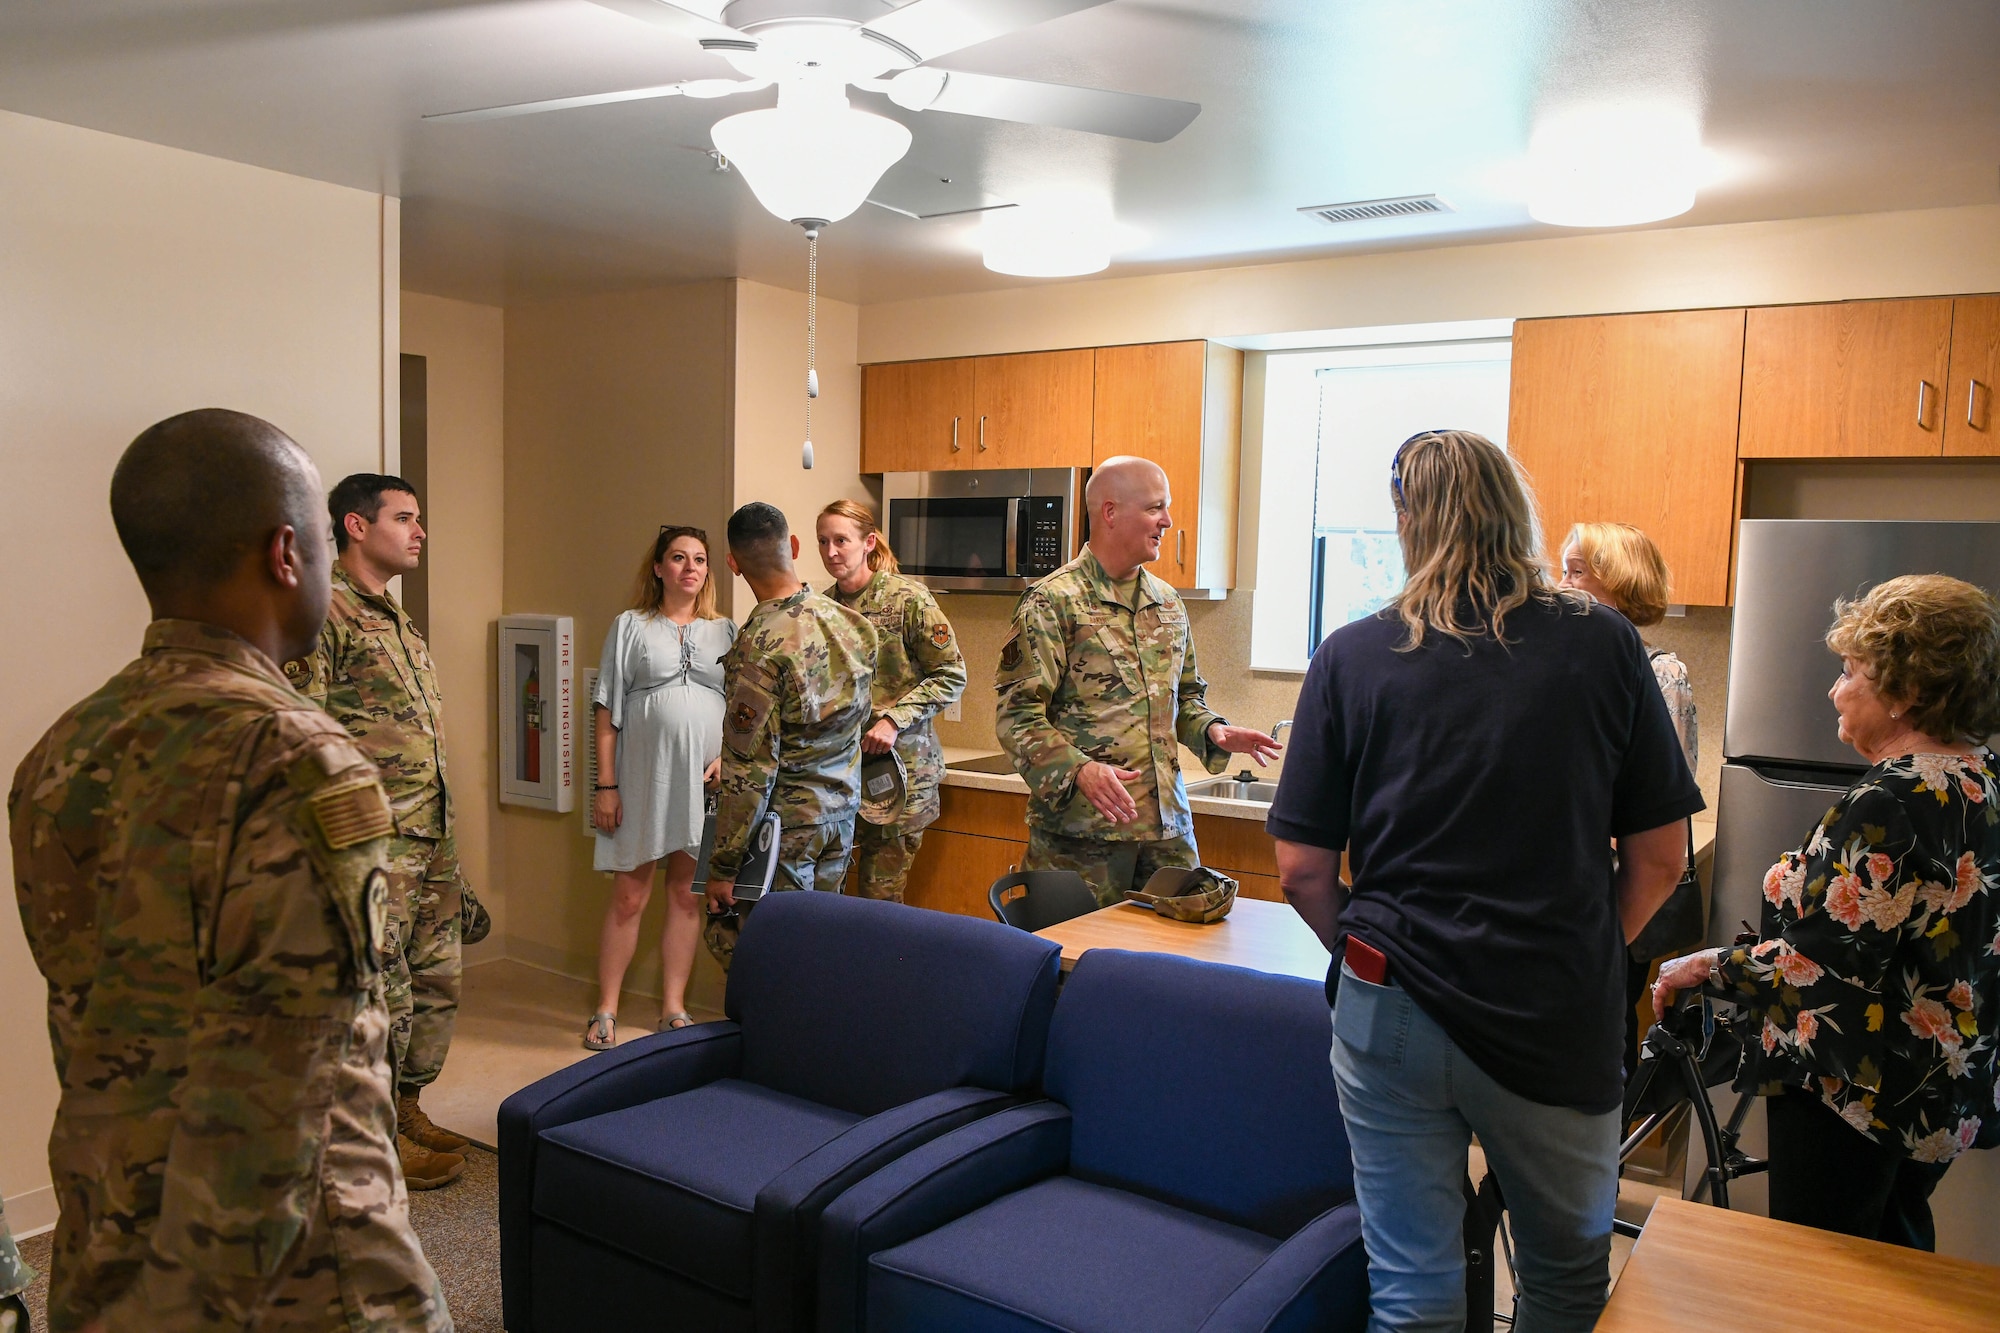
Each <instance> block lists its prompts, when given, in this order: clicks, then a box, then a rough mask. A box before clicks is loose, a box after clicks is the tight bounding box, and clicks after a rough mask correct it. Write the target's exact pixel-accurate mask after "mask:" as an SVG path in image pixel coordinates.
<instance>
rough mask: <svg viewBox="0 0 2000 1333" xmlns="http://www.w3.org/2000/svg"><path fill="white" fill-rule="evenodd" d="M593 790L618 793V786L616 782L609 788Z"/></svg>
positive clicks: (595, 788) (593, 789)
mask: <svg viewBox="0 0 2000 1333" xmlns="http://www.w3.org/2000/svg"><path fill="white" fill-rule="evenodd" d="M591 790H592V791H617V790H618V784H617V783H615V782H614V783H612V784H611V785H610V786H608V787H592V788H591Z"/></svg>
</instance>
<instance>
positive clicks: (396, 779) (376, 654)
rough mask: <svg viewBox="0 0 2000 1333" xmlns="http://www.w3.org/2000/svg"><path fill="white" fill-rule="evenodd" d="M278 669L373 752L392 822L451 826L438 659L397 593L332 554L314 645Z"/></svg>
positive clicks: (417, 830) (443, 830) (437, 829)
mask: <svg viewBox="0 0 2000 1333" xmlns="http://www.w3.org/2000/svg"><path fill="white" fill-rule="evenodd" d="M285 674H286V675H287V676H288V677H289V678H290V679H291V682H292V684H293V685H295V686H297V687H298V689H299V692H300V693H302V694H304V695H305V696H306V697H307V698H308V699H311V700H312V701H313V702H314V703H316V704H318V705H319V706H320V707H322V708H324V709H326V711H327V712H328V713H330V714H331V715H332V716H333V720H334V721H336V722H338V723H340V725H341V726H343V727H346V728H347V734H348V735H350V736H352V737H353V738H354V743H355V744H356V745H359V746H360V747H361V752H362V753H363V754H365V755H367V756H368V757H369V758H370V759H372V760H374V761H375V766H376V768H377V769H378V770H379V771H380V772H381V775H382V786H383V788H384V789H385V790H386V791H387V792H388V793H389V808H390V809H391V810H393V811H394V812H395V815H396V828H397V830H398V831H399V832H402V833H405V834H408V835H410V836H412V837H418V838H442V837H444V836H445V834H447V833H449V832H451V805H450V800H449V796H448V793H447V791H446V787H445V777H444V705H443V701H442V699H441V697H440V696H439V694H438V684H437V667H436V666H435V665H434V664H433V663H432V661H431V654H430V649H429V648H428V647H427V646H426V645H425V644H424V636H423V635H422V634H419V633H418V632H417V626H416V623H415V622H414V621H412V620H411V619H410V616H409V613H408V612H407V611H405V610H403V608H402V607H401V606H400V605H399V604H398V603H397V601H396V599H395V598H393V597H391V596H390V595H389V594H388V593H387V592H383V593H379V594H378V593H369V592H363V591H362V590H361V587H360V585H359V584H357V583H355V582H354V580H353V579H352V578H350V577H348V573H347V571H346V570H345V569H344V568H342V567H341V565H340V564H339V563H338V562H336V563H335V564H334V567H333V602H332V604H331V605H330V606H328V608H327V612H326V627H325V628H324V629H322V630H320V632H319V646H318V647H317V648H315V649H313V651H312V653H311V655H310V656H307V657H304V658H301V659H300V660H299V661H296V662H290V663H287V664H286V666H285Z"/></svg>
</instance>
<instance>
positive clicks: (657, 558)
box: [632, 523, 721, 620]
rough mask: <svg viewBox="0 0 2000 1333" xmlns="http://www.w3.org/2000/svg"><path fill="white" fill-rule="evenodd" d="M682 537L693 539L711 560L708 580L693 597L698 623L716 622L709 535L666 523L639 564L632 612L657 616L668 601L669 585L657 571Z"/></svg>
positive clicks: (702, 583)
mask: <svg viewBox="0 0 2000 1333" xmlns="http://www.w3.org/2000/svg"><path fill="white" fill-rule="evenodd" d="M683 537H692V538H694V539H695V540H696V541H698V542H700V543H701V553H702V554H703V555H705V556H707V557H708V559H709V565H708V577H707V578H705V579H703V580H702V582H701V591H700V592H698V593H696V594H695V595H694V614H695V617H696V619H699V620H715V619H717V618H718V617H719V616H720V614H721V613H720V612H718V611H717V610H716V609H715V555H714V553H713V552H712V551H710V550H709V549H708V534H707V533H706V532H703V531H702V530H701V529H700V528H691V527H687V526H685V525H683V524H674V523H663V524H661V525H660V535H659V536H657V537H655V538H654V539H653V544H652V546H651V547H649V548H648V554H647V556H646V558H645V559H644V560H641V561H640V562H639V577H638V578H637V579H636V580H634V582H633V584H632V609H633V610H634V611H644V612H647V613H648V614H651V615H658V614H659V611H660V608H661V607H663V606H665V605H666V602H667V585H666V582H665V581H664V580H663V579H661V578H660V576H659V575H658V574H655V573H654V572H653V570H654V568H655V567H656V566H658V565H659V563H660V562H661V561H662V560H665V559H666V558H667V552H668V551H669V550H671V549H673V544H674V543H675V542H677V541H679V540H680V539H681V538H683Z"/></svg>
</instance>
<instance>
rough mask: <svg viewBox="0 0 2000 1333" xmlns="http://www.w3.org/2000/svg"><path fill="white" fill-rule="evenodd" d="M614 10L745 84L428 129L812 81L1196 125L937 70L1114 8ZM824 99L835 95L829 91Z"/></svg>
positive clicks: (1168, 108) (1066, 117)
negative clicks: (989, 46)
mask: <svg viewBox="0 0 2000 1333" xmlns="http://www.w3.org/2000/svg"><path fill="white" fill-rule="evenodd" d="M594 3H597V4H600V5H602V6H604V7H605V8H607V9H614V10H617V11H618V12H619V13H622V14H628V15H630V16H632V17H633V18H637V19H641V20H644V21H645V22H647V23H650V24H653V25H654V26H656V27H660V28H665V29H666V30H668V31H669V32H675V33H680V34H683V35H685V36H688V37H691V38H693V39H694V40H695V41H696V42H698V43H699V44H700V45H701V47H702V49H703V50H706V51H712V52H715V53H716V54H718V55H720V56H722V57H723V58H724V59H726V60H728V61H729V63H730V64H731V65H733V66H735V67H736V70H737V71H738V72H739V73H740V74H742V75H743V76H744V77H742V78H741V79H689V80H684V81H681V82H678V83H663V84H656V85H653V86H651V87H645V88H627V89H621V90H619V91H616V92H605V93H586V94H584V95H582V96H579V97H555V98H547V99H544V100H541V101H535V102H514V103H509V104H507V105H503V106H488V107H475V108H472V109H470V110H465V111H446V112H439V113H435V114H432V115H427V116H425V117H424V119H425V120H428V121H467V120H492V119H497V118H500V117H504V116H526V115H534V114H536V113H538V112H543V111H566V110H569V109H571V108H574V107H586V106H602V105H605V104H607V103H612V102H635V101H643V100H646V99H650V98H657V97H696V98H711V97H727V96H730V95H731V94H734V93H744V92H752V91H755V90H757V89H760V88H767V87H769V86H770V85H772V84H774V83H775V84H777V85H778V86H779V90H780V91H779V96H780V99H781V100H782V99H783V97H784V95H785V91H786V90H787V86H788V85H796V84H806V85H812V86H816V87H818V88H819V89H821V90H830V91H833V92H836V93H842V94H844V91H845V88H846V87H847V86H848V85H852V86H853V87H856V88H859V89H862V90H864V91H866V92H873V93H882V94H884V95H886V96H887V97H888V98H889V100H890V101H892V102H894V103H895V104H896V105H897V106H900V107H903V108H904V109H905V110H909V111H947V112H952V113H955V114H958V115H965V116H981V117H985V118H987V119H990V120H1011V121H1019V122H1022V123H1024V124H1029V125H1050V126H1056V127H1060V128H1064V129H1073V130H1083V131H1086V132H1088V133H1091V134H1105V135H1112V136H1115V137H1118V138H1124V139H1139V140H1143V141H1145V142H1148V143H1164V142H1166V141H1167V140H1168V139H1171V138H1173V137H1174V136H1175V135H1177V134H1179V133H1180V132H1181V131H1182V130H1184V129H1186V128H1187V126H1188V124H1189V123H1190V122H1191V121H1193V120H1194V118H1195V116H1196V115H1198V114H1199V113H1200V111H1201V107H1200V106H1199V105H1198V104H1196V103H1194V102H1182V101H1176V100H1174V99H1172V98H1165V97H1148V96H1144V95H1142V94H1138V93H1123V92H1113V91H1110V90H1108V89H1103V88H1076V87H1070V86H1068V85H1065V84H1057V83H1038V82H1034V81H1031V80H1028V79H1008V78H1000V77H996V76H994V75H991V74H971V73H966V72H965V71H962V70H949V69H944V68H940V67H939V66H937V65H935V64H933V63H931V62H933V61H935V60H937V59H938V58H939V57H941V56H947V55H950V54H951V53H952V52H953V51H957V50H961V49H963V48H965V47H968V46H973V45H976V44H978V43H980V42H984V41H989V40H991V39H992V38H995V37H999V36H1003V35H1005V34H1007V33H1010V32H1016V31H1019V30H1020V29H1022V28H1027V27H1032V26H1033V25H1035V24H1038V23H1043V22H1046V21H1048V20H1049V19H1053V18H1060V17H1062V16H1063V15H1065V14H1073V13H1076V12H1077V11H1079V10H1084V9H1093V8H1095V7H1097V6H1098V5H1101V4H1104V3H1106V0H911V3H908V4H897V3H895V2H894V0H730V3H728V4H726V5H725V6H724V7H723V9H722V21H720V22H718V21H716V20H715V19H711V18H707V17H705V16H703V15H701V14H697V13H695V12H694V11H692V10H689V9H684V8H682V7H681V6H680V5H676V4H672V3H670V2H669V0H594ZM821 100H822V102H823V101H824V91H822V97H821Z"/></svg>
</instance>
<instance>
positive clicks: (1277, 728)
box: [1271, 718, 1292, 740]
mask: <svg viewBox="0 0 2000 1333" xmlns="http://www.w3.org/2000/svg"><path fill="white" fill-rule="evenodd" d="M1291 725H1292V720H1291V719H1290V718H1286V719H1285V720H1284V721H1282V722H1274V723H1272V724H1271V739H1272V740H1276V739H1278V736H1279V734H1280V733H1282V732H1283V731H1284V730H1285V728H1286V727H1289V726H1291Z"/></svg>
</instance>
